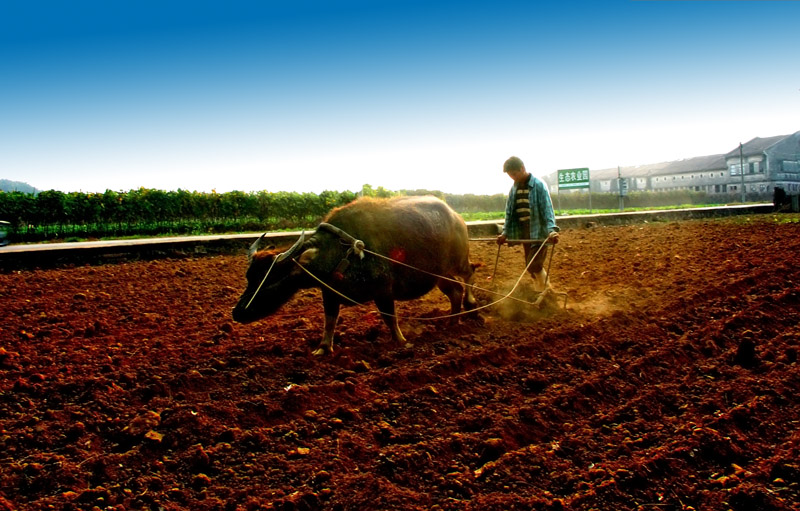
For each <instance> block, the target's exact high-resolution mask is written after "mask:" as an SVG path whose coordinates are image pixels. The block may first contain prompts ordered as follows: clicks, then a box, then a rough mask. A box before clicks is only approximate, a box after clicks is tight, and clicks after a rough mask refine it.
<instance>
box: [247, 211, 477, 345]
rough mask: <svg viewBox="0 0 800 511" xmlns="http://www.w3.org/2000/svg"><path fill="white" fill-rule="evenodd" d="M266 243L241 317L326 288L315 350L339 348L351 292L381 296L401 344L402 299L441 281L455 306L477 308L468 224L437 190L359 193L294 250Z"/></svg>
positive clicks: (253, 251) (363, 297)
mask: <svg viewBox="0 0 800 511" xmlns="http://www.w3.org/2000/svg"><path fill="white" fill-rule="evenodd" d="M262 238H263V236H262ZM260 243H261V239H259V240H256V242H255V243H253V246H252V247H250V256H249V257H250V267H249V268H248V270H247V289H246V290H245V291H244V293H243V294H242V296H241V297H240V298H239V302H238V303H237V304H236V307H235V308H234V309H233V319H234V321H237V322H240V323H249V322H252V321H256V320H258V319H261V318H263V317H265V316H268V315H270V314H272V313H274V312H275V311H276V310H277V309H278V308H279V307H280V306H281V305H283V304H284V303H286V302H287V301H289V299H291V298H292V296H294V294H295V293H296V292H297V291H298V290H300V289H307V288H314V287H317V288H321V290H322V304H323V307H324V310H325V326H324V331H323V335H322V342H321V343H320V345H319V348H318V349H317V350H315V351H314V354H315V355H320V354H324V353H326V352H330V351H332V350H333V332H334V328H335V326H336V320H337V318H338V317H339V306H340V305H349V304H352V302H351V301H350V300H353V301H355V302H358V303H365V302H368V301H374V302H375V305H376V306H377V308H378V310H379V311H380V312H381V313H382V317H383V319H384V321H385V323H386V325H387V326H388V327H389V330H390V331H391V334H392V339H393V340H394V341H395V342H397V343H401V344H402V343H405V342H406V341H405V337H403V334H402V332H400V328H399V327H398V326H397V317H396V316H395V315H394V314H395V300H411V299H414V298H419V297H421V296H423V295H424V294H426V293H428V291H430V290H431V289H433V287H434V286H437V287H438V288H439V289H441V290H442V292H443V293H444V294H445V295H447V297H448V298H449V299H450V305H451V311H452V313H454V314H455V313H458V312H460V310H461V304H462V299H463V302H464V308H465V309H466V310H472V309H474V308H475V298H474V297H473V295H472V287H471V286H472V277H473V271H474V267H473V265H472V264H471V263H470V261H469V240H468V235H467V226H466V224H465V223H464V220H463V219H462V218H461V217H460V216H459V215H458V214H457V213H456V212H455V211H453V210H452V209H451V208H450V207H449V206H448V205H447V204H445V203H444V202H442V201H441V200H439V199H437V198H435V197H395V198H391V199H372V198H361V199H357V200H355V201H353V202H351V203H350V204H347V205H345V206H342V207H340V208H337V209H335V210H333V211H332V212H331V213H330V214H328V216H327V217H325V219H323V222H322V223H321V224H320V225H319V226H318V227H317V229H316V231H315V232H314V233H313V235H311V236H310V237H309V238H307V239H306V238H304V237H303V236H301V237H300V239H298V240H297V243H295V245H294V246H292V247H291V248H290V249H288V250H275V249H267V250H260V251H259V248H260ZM364 249H366V250H364ZM375 254H378V255H375ZM381 256H385V257H381ZM386 258H391V259H393V260H395V261H399V262H400V263H405V264H398V263H396V262H392V261H389V260H388V259H386ZM406 265H408V266H406ZM412 267H413V268H412ZM312 275H313V276H315V277H316V278H317V279H319V280H316V279H315V278H314V277H312ZM440 277H447V278H450V279H453V278H454V277H458V278H459V279H460V281H453V280H446V279H445V278H440ZM320 281H322V282H324V283H325V284H326V285H327V286H330V288H329V287H327V286H326V285H323V284H322V283H321V282H320ZM462 281H463V282H464V284H465V285H462V284H461V283H460V282H462ZM465 288H466V292H464V289H465ZM334 290H335V291H334ZM338 293H341V294H338ZM345 297H346V298H345Z"/></svg>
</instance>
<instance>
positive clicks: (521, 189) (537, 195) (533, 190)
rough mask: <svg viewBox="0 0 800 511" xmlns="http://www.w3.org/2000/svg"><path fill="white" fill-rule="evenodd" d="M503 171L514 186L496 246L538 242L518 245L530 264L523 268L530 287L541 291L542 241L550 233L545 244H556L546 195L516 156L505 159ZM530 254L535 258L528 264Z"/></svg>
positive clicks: (543, 284) (543, 273)
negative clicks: (522, 241)
mask: <svg viewBox="0 0 800 511" xmlns="http://www.w3.org/2000/svg"><path fill="white" fill-rule="evenodd" d="M503 172H505V173H506V174H508V177H510V178H511V179H512V180H513V181H514V184H513V186H511V191H510V192H509V193H508V200H507V201H506V218H505V223H504V224H503V232H502V234H500V235H498V236H497V244H498V245H502V244H503V243H505V242H506V241H509V245H511V244H513V240H525V239H528V240H538V242H526V243H522V248H523V249H524V251H525V264H526V266H527V265H528V263H530V265H529V266H527V268H528V272H529V273H530V274H531V276H532V277H533V282H534V284H533V288H534V290H536V291H538V292H542V291H544V290H545V288H546V286H547V271H545V269H544V262H545V258H546V257H547V245H545V244H544V240H545V239H547V237H548V236H550V235H551V233H552V236H551V237H550V240H549V242H550V243H553V244H556V243H558V227H557V226H556V216H555V213H553V203H552V201H551V200H550V192H548V191H547V185H545V184H544V182H543V181H542V180H541V179H538V178H536V177H535V176H533V175H532V174H529V173H528V172H527V171H526V170H525V164H524V163H522V160H520V159H519V158H517V157H516V156H512V157H511V158H509V159H508V160H506V162H505V164H504V165H503ZM540 247H541V250H539V248H540ZM537 251H538V254H537ZM534 255H536V258H535V259H534V260H533V262H531V257H533V256H534Z"/></svg>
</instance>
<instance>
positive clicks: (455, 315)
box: [292, 233, 555, 321]
mask: <svg viewBox="0 0 800 511" xmlns="http://www.w3.org/2000/svg"><path fill="white" fill-rule="evenodd" d="M553 234H555V233H551V234H550V236H548V237H547V239H545V240H544V241H545V242H547V241H549V240H550V238H551V237H552V236H553ZM544 245H545V244H544V243H542V244H541V245H540V246H539V250H537V251H536V253H535V254H534V255H533V257H531V260H530V261H529V262H528V264H527V266H525V269H524V270H523V271H522V273H521V274H520V276H519V278H518V279H517V281H516V283H514V287H512V288H511V291H509V292H508V293H507V294H505V295H503V296H502V297H501V298H499V299H497V300H495V301H494V302H491V303H488V304H486V305H482V306H480V307H476V308H474V309H470V310H468V311H467V310H465V311H461V312H457V313H455V314H445V315H442V316H436V317H433V318H426V317H420V316H402V318H403V319H406V320H416V321H433V320H438V319H445V318H454V317H458V316H464V315H466V314H472V313H474V312H477V311H479V310H482V309H486V308H488V307H491V306H493V305H496V304H498V303H500V302H502V301H503V300H506V299H511V300H516V301H518V302H522V303H525V304H528V305H536V304H535V303H534V302H529V301H527V300H522V299H521V298H516V297H512V296H511V295H512V294H513V293H514V291H516V290H517V287H519V284H520V282H521V281H522V279H523V277H524V276H525V274H526V273H527V272H528V268H529V267H530V265H531V264H532V263H533V260H534V259H535V258H536V256H538V255H539V252H541V251H542V248H543V247H544ZM362 250H363V251H364V252H366V253H368V254H371V255H374V256H376V257H380V258H381V259H385V260H387V261H391V262H393V263H395V264H400V265H402V266H406V267H408V268H411V269H413V270H416V271H419V272H422V273H426V274H428V275H431V276H433V277H437V278H440V279H444V280H448V281H450V282H455V283H457V284H463V285H467V284H465V283H463V282H461V281H460V280H456V279H451V278H449V277H445V276H442V275H437V274H435V273H431V272H429V271H426V270H423V269H421V268H417V267H415V266H411V265H410V264H406V263H404V262H402V261H397V260H395V259H392V258H391V257H387V256H385V255H383V254H379V253H377V252H373V251H372V250H368V249H366V248H364V249H362ZM552 260H553V254H552V253H551V254H550V261H551V262H552ZM292 261H293V262H294V263H295V264H296V265H297V266H299V267H300V269H301V270H303V271H304V272H306V273H307V274H308V275H309V276H310V277H311V278H313V279H314V280H316V281H317V282H319V283H320V284H322V285H323V286H324V287H325V288H327V289H328V290H330V291H333V292H334V293H335V294H337V295H339V296H340V297H342V298H344V299H345V300H347V301H349V302H351V303H352V304H354V305H366V304H365V303H361V302H358V301H356V300H354V299H352V298H350V297H349V296H347V295H345V294H343V293H342V292H341V291H339V290H337V289H334V288H333V287H331V286H330V285H329V284H328V283H327V282H325V281H323V280H322V279H320V278H319V277H317V276H316V275H314V274H313V273H311V271H309V270H308V268H306V267H305V266H303V265H302V264H300V263H299V262H298V261H297V259H292ZM548 268H549V266H548ZM545 282H546V281H545ZM470 287H472V289H479V290H481V291H485V292H487V293H490V294H495V295H502V293H497V292H495V291H491V290H488V289H484V288H480V287H477V286H475V285H474V284H470ZM378 312H379V313H380V314H381V315H384V316H389V317H395V318H398V319H399V318H401V316H399V315H397V314H389V313H387V312H381V311H378Z"/></svg>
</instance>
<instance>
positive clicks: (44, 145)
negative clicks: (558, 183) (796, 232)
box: [0, 0, 800, 193]
mask: <svg viewBox="0 0 800 511" xmlns="http://www.w3.org/2000/svg"><path fill="white" fill-rule="evenodd" d="M798 21H800V2H795V1H788V2H781V1H759V2H748V1H682V2H672V1H615V0H611V1H603V2H597V1H592V2H583V1H571V0H564V1H554V2H530V1H504V0H498V1H494V2H488V1H480V2H477V1H475V2H473V1H443V2H442V1H436V0H423V1H416V0H405V1H399V0H398V1H395V0H369V1H367V0H364V1H360V0H341V1H329V2H316V1H306V0H292V1H286V0H283V1H279V2H273V1H261V2H240V1H236V0H231V1H225V2H223V1H203V0H194V1H191V2H182V1H169V0H159V1H149V0H110V1H109V0H103V1H83V0H75V1H58V2H41V1H37V0H22V1H18V0H4V1H3V2H0V178H6V179H12V180H17V181H25V182H27V183H29V184H31V185H33V186H35V187H37V188H40V189H51V188H53V189H58V190H62V191H65V192H69V191H79V190H82V191H98V192H102V191H104V190H106V189H112V190H130V189H133V188H138V187H141V186H143V187H147V188H158V189H164V190H175V189H178V188H182V189H188V190H197V191H211V190H212V189H216V190H217V191H219V192H224V191H230V190H243V191H256V190H269V191H279V190H287V191H309V192H315V193H318V192H321V191H323V190H353V191H356V190H360V189H361V186H362V185H363V184H365V183H369V184H370V185H372V186H373V187H378V186H383V187H385V188H388V189H392V190H396V189H404V188H407V189H417V188H427V189H436V190H441V191H444V192H449V193H505V192H506V191H507V190H508V188H509V185H510V180H509V179H508V177H507V176H505V175H504V174H503V173H502V170H501V167H502V163H503V161H504V160H505V159H506V158H507V157H508V156H511V155H517V156H519V157H521V158H522V159H523V160H524V161H525V163H526V165H527V167H528V170H529V171H531V172H533V173H534V174H537V175H542V174H545V173H549V172H552V171H554V170H556V169H559V168H573V167H589V168H590V169H601V168H611V167H616V166H617V165H623V166H624V165H635V164H644V163H656V162H660V161H669V160H676V159H681V158H687V157H693V156H702V155H707V154H716V153H724V152H727V151H729V150H731V149H734V148H735V147H736V146H737V145H738V143H739V142H740V141H741V142H746V141H747V140H749V139H751V138H753V137H756V136H764V137H766V136H773V135H782V134H789V133H794V132H796V131H800V65H798V63H799V62H800V53H798V50H800V46H798V38H797V34H798Z"/></svg>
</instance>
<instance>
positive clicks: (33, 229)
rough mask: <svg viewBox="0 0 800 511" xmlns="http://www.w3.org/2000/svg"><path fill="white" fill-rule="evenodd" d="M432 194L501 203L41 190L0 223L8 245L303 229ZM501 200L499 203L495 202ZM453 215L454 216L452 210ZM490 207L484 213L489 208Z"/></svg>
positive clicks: (6, 201)
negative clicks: (346, 209)
mask: <svg viewBox="0 0 800 511" xmlns="http://www.w3.org/2000/svg"><path fill="white" fill-rule="evenodd" d="M428 194H430V195H436V196H438V197H440V198H442V199H444V200H448V198H450V200H452V201H453V202H454V203H455V204H456V205H457V206H458V208H461V209H462V210H464V211H485V210H492V209H495V210H499V209H500V208H502V203H503V200H504V197H502V196H496V197H495V198H494V200H493V201H492V200H487V196H449V195H446V194H443V193H441V192H438V191H430V190H404V191H399V192H393V191H389V190H386V189H384V188H383V187H378V188H373V187H372V186H370V185H364V187H363V188H362V189H361V190H360V191H359V192H352V191H342V192H339V191H324V192H322V193H319V194H314V193H297V192H268V191H259V192H251V193H245V192H240V191H232V192H225V193H216V192H212V193H205V192H196V191H191V192H190V191H187V190H181V189H179V190H177V191H164V190H157V189H149V188H139V189H137V190H130V191H127V192H123V191H119V192H118V191H113V190H106V191H105V192H104V193H85V192H70V193H64V192H60V191H57V190H47V191H42V192H39V193H25V192H20V191H12V192H0V220H3V221H7V222H9V223H10V224H11V232H10V233H9V238H10V239H11V241H14V242H36V241H45V240H51V239H70V238H104V237H125V236H154V235H164V234H175V235H182V234H212V233H223V232H251V231H277V230H285V229H297V228H309V227H313V226H315V225H316V224H318V223H319V222H320V220H321V219H322V218H323V217H324V216H325V215H326V214H327V213H328V212H330V211H331V210H332V209H334V208H336V207H339V206H343V205H345V204H347V203H349V202H351V201H353V200H354V199H356V198H357V197H359V196H370V197H390V196H393V195H428ZM498 199H499V200H498ZM458 208H457V209H458ZM487 208H488V209H487Z"/></svg>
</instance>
